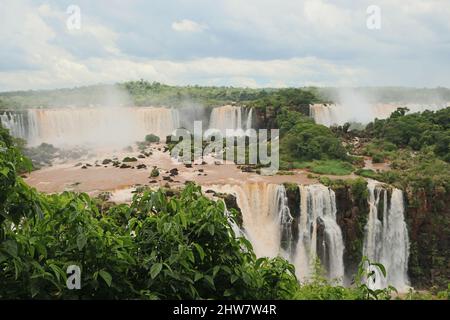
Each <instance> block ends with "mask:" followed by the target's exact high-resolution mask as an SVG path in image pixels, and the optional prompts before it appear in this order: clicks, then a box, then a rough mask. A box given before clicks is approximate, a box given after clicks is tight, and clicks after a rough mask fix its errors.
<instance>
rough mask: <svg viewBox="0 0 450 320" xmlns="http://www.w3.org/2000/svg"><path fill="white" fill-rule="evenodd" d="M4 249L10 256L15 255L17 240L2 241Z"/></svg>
mask: <svg viewBox="0 0 450 320" xmlns="http://www.w3.org/2000/svg"><path fill="white" fill-rule="evenodd" d="M3 248H4V250H5V251H6V252H7V253H8V254H9V255H11V256H13V257H17V251H18V249H17V242H15V241H14V240H6V241H4V242H3Z"/></svg>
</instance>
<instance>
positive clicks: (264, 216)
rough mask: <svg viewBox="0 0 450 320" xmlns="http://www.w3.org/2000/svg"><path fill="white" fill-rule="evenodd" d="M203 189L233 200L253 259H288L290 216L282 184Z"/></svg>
mask: <svg viewBox="0 0 450 320" xmlns="http://www.w3.org/2000/svg"><path fill="white" fill-rule="evenodd" d="M207 188H208V189H212V190H215V191H216V192H220V193H228V194H233V195H234V196H235V197H236V201H237V205H238V206H239V208H240V209H241V212H242V220H243V223H242V228H243V233H244V235H245V236H246V237H247V239H248V240H249V241H250V242H251V244H252V246H253V250H254V252H255V254H256V256H258V257H271V258H273V257H276V256H278V255H281V256H284V257H287V256H289V247H290V244H289V243H290V242H292V240H293V239H292V238H291V237H292V233H291V231H290V225H291V221H292V216H291V214H290V212H289V208H288V206H287V198H286V190H285V188H284V186H283V185H277V184H268V183H245V184H242V185H214V186H208V187H207ZM282 243H283V245H282Z"/></svg>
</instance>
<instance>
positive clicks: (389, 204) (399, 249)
mask: <svg viewBox="0 0 450 320" xmlns="http://www.w3.org/2000/svg"><path fill="white" fill-rule="evenodd" d="M368 188H369V200H368V202H369V206H370V212H369V218H368V221H367V225H366V228H365V239H364V249H363V254H364V255H366V256H367V257H368V258H369V259H370V260H371V261H374V262H380V263H382V264H383V265H384V266H385V268H386V272H387V278H384V277H383V276H382V275H381V274H379V272H377V277H376V282H375V283H374V284H371V285H372V286H373V287H374V288H385V287H386V286H387V285H393V286H394V287H396V288H397V289H398V290H405V289H406V288H407V287H408V284H409V281H408V276H407V270H408V257H409V238H408V230H407V228H406V223H405V217H404V204H403V193H402V191H401V190H399V189H393V190H392V195H391V198H390V201H388V190H387V189H385V188H383V186H382V185H381V184H380V183H377V182H376V181H372V180H371V181H369V184H368ZM380 209H381V210H380ZM375 271H378V270H375Z"/></svg>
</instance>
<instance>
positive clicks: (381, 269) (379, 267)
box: [372, 263, 386, 278]
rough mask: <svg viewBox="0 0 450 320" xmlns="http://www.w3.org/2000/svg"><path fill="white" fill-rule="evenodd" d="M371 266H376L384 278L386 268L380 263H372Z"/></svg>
mask: <svg viewBox="0 0 450 320" xmlns="http://www.w3.org/2000/svg"><path fill="white" fill-rule="evenodd" d="M372 265H373V266H377V267H378V269H380V271H381V273H382V274H383V276H384V277H385V278H386V268H385V267H384V266H383V265H382V264H381V263H372Z"/></svg>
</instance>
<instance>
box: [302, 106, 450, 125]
mask: <svg viewBox="0 0 450 320" xmlns="http://www.w3.org/2000/svg"><path fill="white" fill-rule="evenodd" d="M447 106H448V104H430V105H419V104H364V105H358V106H351V105H342V104H328V105H325V104H313V105H311V106H310V109H309V112H310V115H311V117H312V118H314V121H315V122H316V123H318V124H323V125H325V126H327V127H330V126H332V125H343V124H344V123H346V122H357V123H362V124H367V123H369V122H371V121H373V120H375V118H378V119H386V118H388V117H389V116H390V115H391V113H392V112H394V111H395V110H397V108H399V107H407V108H408V109H409V110H410V111H409V112H422V111H425V110H430V111H436V110H440V109H443V108H446V107H447Z"/></svg>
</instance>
